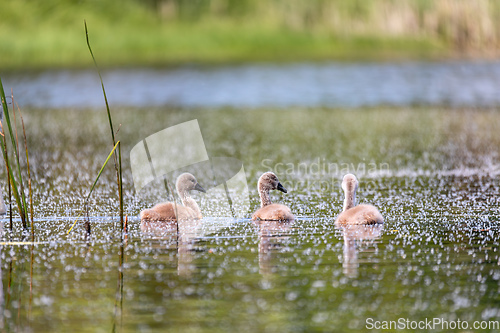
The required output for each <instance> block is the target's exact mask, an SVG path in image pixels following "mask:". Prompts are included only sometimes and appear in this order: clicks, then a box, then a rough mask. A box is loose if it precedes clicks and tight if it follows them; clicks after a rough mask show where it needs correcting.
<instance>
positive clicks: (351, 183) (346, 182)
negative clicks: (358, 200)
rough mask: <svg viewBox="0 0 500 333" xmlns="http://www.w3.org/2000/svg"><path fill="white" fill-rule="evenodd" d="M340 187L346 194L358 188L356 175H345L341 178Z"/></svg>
mask: <svg viewBox="0 0 500 333" xmlns="http://www.w3.org/2000/svg"><path fill="white" fill-rule="evenodd" d="M342 189H343V190H344V193H346V194H347V193H353V192H356V190H357V189H358V180H357V179H356V176H355V175H353V174H352V173H348V174H347V175H345V176H344V179H343V180H342Z"/></svg>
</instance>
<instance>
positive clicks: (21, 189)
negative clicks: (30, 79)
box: [10, 89, 33, 231]
mask: <svg viewBox="0 0 500 333" xmlns="http://www.w3.org/2000/svg"><path fill="white" fill-rule="evenodd" d="M10 96H11V101H12V115H13V116H14V129H15V131H16V147H15V151H16V153H17V154H16V158H17V166H18V168H19V170H21V162H20V159H19V155H20V154H19V137H18V135H17V119H16V102H15V100H14V92H13V91H12V89H11V92H10ZM17 109H18V110H19V112H21V109H19V107H18V108H17ZM21 117H22V115H21ZM23 125H24V124H23ZM23 129H24V127H23ZM25 138H26V133H25ZM25 145H26V141H25ZM26 149H27V147H26ZM28 172H29V171H28ZM19 177H20V180H19V187H20V191H21V198H22V199H23V207H24V216H26V222H27V225H31V224H30V220H29V216H28V205H27V204H26V194H25V192H24V182H23V178H22V176H21V175H20V176H19ZM32 231H33V230H32Z"/></svg>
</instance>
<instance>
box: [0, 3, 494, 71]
mask: <svg viewBox="0 0 500 333" xmlns="http://www.w3.org/2000/svg"><path fill="white" fill-rule="evenodd" d="M0 5H1V8H2V14H3V15H2V21H1V22H0V34H1V36H2V38H1V39H0V48H1V49H2V52H1V53H0V63H1V64H2V68H3V69H4V70H5V69H22V68H45V67H82V66H85V67H87V66H90V65H91V62H90V59H89V57H88V54H87V50H86V45H85V36H84V29H83V20H84V19H85V20H87V23H88V25H89V30H90V37H91V41H92V45H93V46H94V49H95V53H96V56H98V58H99V61H100V63H101V64H102V65H103V66H129V65H131V66H137V65H172V64H179V63H190V62H203V63H222V62H241V61H297V60H331V59H336V60H351V59H354V60H366V59H377V60H386V59H407V58H411V59H415V58H439V57H450V56H463V55H467V54H469V55H470V54H473V55H475V56H479V57H484V56H491V54H496V52H497V47H498V41H499V40H500V38H499V36H500V27H499V24H498V22H500V4H497V2H495V1H490V0H479V1H475V2H466V1H458V0H456V1H453V0H438V1H433V2H431V1H425V0H403V1H398V2H394V1H388V0H378V1H375V0H367V1H359V0H349V1H346V0H341V1H319V0H317V1H299V0H294V1H286V2H283V1H277V0H274V1H263V0H255V1H243V0H242V1H234V0H205V1H185V0H150V1H146V2H140V1H135V0H126V1H116V0H103V1H96V0H86V1H78V2H76V1H70V0H47V1H43V2H42V1H32V0H19V1H7V0H0ZM478 22H479V23H480V24H479V23H478Z"/></svg>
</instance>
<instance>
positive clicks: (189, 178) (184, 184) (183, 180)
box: [175, 172, 206, 193]
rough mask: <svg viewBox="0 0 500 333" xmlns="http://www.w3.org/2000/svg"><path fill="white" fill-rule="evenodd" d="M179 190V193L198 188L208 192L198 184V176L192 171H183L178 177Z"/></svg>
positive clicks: (177, 185)
mask: <svg viewBox="0 0 500 333" xmlns="http://www.w3.org/2000/svg"><path fill="white" fill-rule="evenodd" d="M175 187H177V191H178V192H179V193H185V192H188V191H192V190H197V191H200V192H203V193H206V191H205V189H204V188H203V187H201V185H200V184H198V181H197V180H196V178H195V177H194V176H193V175H192V174H190V173H187V172H186V173H183V174H182V175H180V176H179V177H178V178H177V184H176V185H175Z"/></svg>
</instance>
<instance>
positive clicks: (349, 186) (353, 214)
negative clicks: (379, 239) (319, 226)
mask: <svg viewBox="0 0 500 333" xmlns="http://www.w3.org/2000/svg"><path fill="white" fill-rule="evenodd" d="M358 184H359V183H358V180H357V179H356V176H354V175H353V174H350V173H349V174H347V175H345V176H344V179H343V180H342V189H343V190H344V194H345V198H344V210H343V211H342V213H340V215H339V216H338V217H337V220H335V224H336V225H350V224H365V225H367V224H382V223H384V218H383V217H382V215H381V214H380V212H379V211H378V209H377V208H375V207H374V206H372V205H357V206H356V190H357V188H358Z"/></svg>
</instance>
